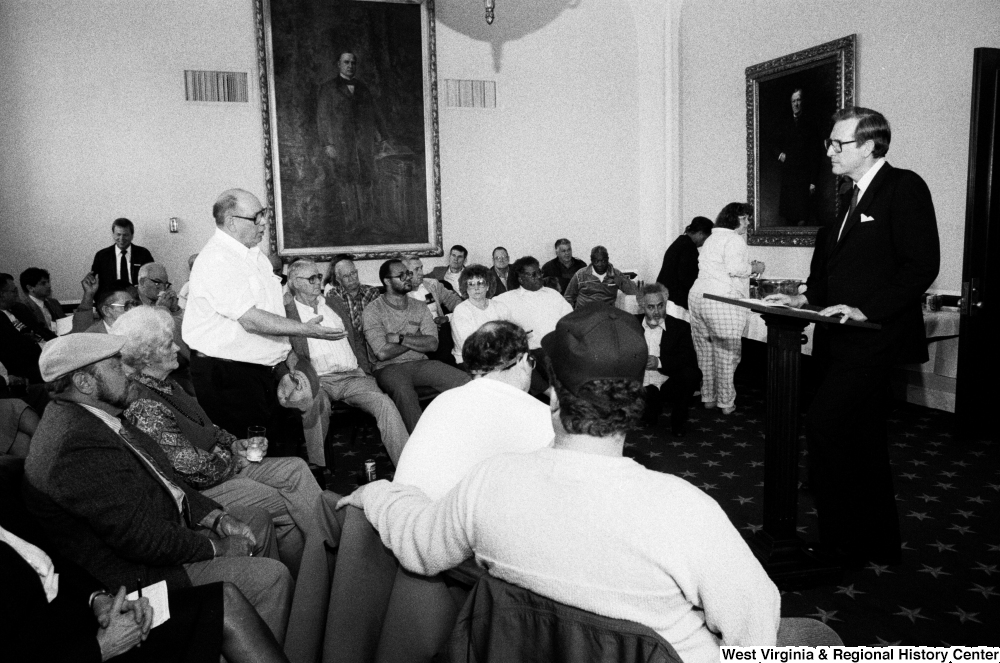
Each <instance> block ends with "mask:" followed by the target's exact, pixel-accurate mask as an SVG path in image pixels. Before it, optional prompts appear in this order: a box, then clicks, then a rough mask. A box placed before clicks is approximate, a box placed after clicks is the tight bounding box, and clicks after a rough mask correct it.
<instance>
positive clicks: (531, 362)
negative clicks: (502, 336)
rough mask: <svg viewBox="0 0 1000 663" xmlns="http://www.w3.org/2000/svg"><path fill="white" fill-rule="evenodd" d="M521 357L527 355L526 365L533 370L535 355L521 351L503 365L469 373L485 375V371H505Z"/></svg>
mask: <svg viewBox="0 0 1000 663" xmlns="http://www.w3.org/2000/svg"><path fill="white" fill-rule="evenodd" d="M521 357H527V358H528V367H529V368H530V369H532V370H534V368H535V355H533V354H531V353H530V352H522V353H521V354H519V355H517V356H516V357H514V358H513V359H511V360H510V361H508V362H507V363H506V364H504V365H503V366H497V367H496V368H486V369H483V370H479V371H471V373H472V374H473V375H486V374H487V373H493V372H494V371H506V370H507V369H508V368H510V367H511V366H514V365H515V364H517V362H519V361H521Z"/></svg>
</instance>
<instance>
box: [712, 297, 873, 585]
mask: <svg viewBox="0 0 1000 663" xmlns="http://www.w3.org/2000/svg"><path fill="white" fill-rule="evenodd" d="M705 298H706V299H713V300H715V301H718V302H724V303H726V304H732V305H733V306H742V307H743V308H748V309H750V310H751V311H755V312H757V313H760V314H761V317H762V318H763V319H764V324H765V325H767V400H766V408H767V412H766V415H765V417H764V526H763V528H762V529H760V530H758V531H757V532H755V533H753V534H750V535H746V538H747V543H748V544H749V545H750V549H751V550H753V553H754V554H755V555H756V556H757V559H759V560H760V563H761V564H762V565H763V567H764V569H765V570H766V571H767V574H768V575H769V576H770V577H771V579H772V580H773V581H774V583H775V584H776V585H778V587H780V588H781V589H788V590H794V589H800V588H804V587H811V586H815V585H822V584H828V583H830V582H833V581H835V580H836V579H837V578H838V577H839V576H840V571H841V569H840V567H839V566H838V565H837V564H835V563H833V562H832V561H830V560H828V559H826V558H825V557H824V556H822V555H819V554H817V553H815V552H813V551H810V550H808V549H807V548H806V544H805V542H804V541H802V539H800V538H799V536H798V533H797V532H796V530H795V525H796V522H797V516H798V475H799V462H798V455H799V365H800V359H801V348H802V344H803V343H804V342H805V336H804V335H803V333H802V332H803V330H804V329H805V328H806V326H807V325H808V324H809V323H810V322H815V323H817V324H841V322H840V318H839V317H829V316H821V315H819V313H817V311H818V310H819V309H817V308H813V309H804V308H803V309H795V308H788V307H783V306H769V305H767V304H765V303H764V302H761V301H756V300H744V299H732V298H729V297H719V296H717V295H709V294H706V295H705ZM844 324H847V325H851V326H854V327H864V328H867V329H880V328H881V327H880V326H879V325H876V324H872V323H870V322H857V321H854V320H848V321H847V322H846V323H844Z"/></svg>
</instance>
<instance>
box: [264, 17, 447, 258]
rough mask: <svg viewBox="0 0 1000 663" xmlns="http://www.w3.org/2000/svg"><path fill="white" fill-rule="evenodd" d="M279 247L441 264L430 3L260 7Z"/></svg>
mask: <svg viewBox="0 0 1000 663" xmlns="http://www.w3.org/2000/svg"><path fill="white" fill-rule="evenodd" d="M254 3H255V10H256V11H255V14H256V17H257V53H258V60H259V67H258V70H259V72H260V77H261V81H260V83H261V84H260V89H261V96H262V99H261V102H262V103H261V109H262V121H263V128H264V148H265V149H264V167H265V178H266V184H267V196H268V203H269V204H270V205H271V206H272V207H273V208H274V211H275V222H274V225H273V229H272V236H271V242H272V248H274V249H276V250H277V252H278V255H279V256H281V257H282V258H283V259H291V258H294V257H297V256H308V257H312V258H315V259H320V260H322V259H325V258H327V257H329V256H330V255H332V254H335V253H352V254H354V255H355V256H356V257H358V258H380V257H388V256H391V255H395V254H399V253H414V254H417V255H441V202H440V198H441V185H440V168H439V163H440V159H439V156H438V128H437V80H436V66H435V54H434V4H433V0H398V1H392V0H254Z"/></svg>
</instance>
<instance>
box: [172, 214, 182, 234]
mask: <svg viewBox="0 0 1000 663" xmlns="http://www.w3.org/2000/svg"><path fill="white" fill-rule="evenodd" d="M179 221H180V220H179V219H178V218H177V217H176V216H172V217H170V232H172V233H175V232H179V231H178V228H177V225H178V222H179Z"/></svg>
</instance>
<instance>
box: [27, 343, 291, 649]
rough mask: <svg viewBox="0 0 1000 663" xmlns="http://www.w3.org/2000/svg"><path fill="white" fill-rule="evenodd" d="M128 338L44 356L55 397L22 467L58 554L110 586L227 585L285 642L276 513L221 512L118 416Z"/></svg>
mask: <svg viewBox="0 0 1000 663" xmlns="http://www.w3.org/2000/svg"><path fill="white" fill-rule="evenodd" d="M124 344H125V339H123V338H121V337H119V336H114V335H111V334H87V333H81V334H71V335H68V336H63V337H60V338H58V339H55V340H53V341H50V342H49V343H48V344H46V346H45V349H44V351H43V352H42V356H41V358H40V359H39V367H40V369H41V373H42V377H43V378H44V379H45V381H46V382H49V383H50V384H51V389H52V391H53V393H54V394H55V397H54V398H55V400H53V402H52V403H50V404H49V406H48V407H47V408H46V409H45V414H44V415H43V417H42V420H41V422H40V423H39V425H38V429H37V430H36V431H35V435H34V437H33V438H32V442H31V449H30V451H29V452H28V457H27V459H26V460H25V467H24V470H25V488H24V494H25V503H26V505H27V507H28V510H29V511H30V512H31V513H32V515H34V516H35V518H36V519H37V520H38V522H39V523H40V524H41V526H42V528H43V529H44V530H45V532H46V534H47V535H48V536H49V538H50V540H51V541H52V543H53V544H54V546H55V547H56V548H57V549H58V550H59V552H60V553H62V554H63V555H65V556H66V557H68V558H69V559H71V560H72V561H74V562H76V563H77V564H80V565H81V566H83V567H84V568H86V569H87V570H88V571H89V572H90V573H92V574H93V575H94V576H95V577H96V578H97V579H98V580H100V581H101V582H102V583H104V584H105V585H106V586H108V587H118V586H121V585H124V586H125V587H127V588H128V589H129V590H135V589H137V588H138V586H146V585H149V584H152V583H155V582H158V581H160V580H166V582H167V586H168V587H170V588H181V587H188V586H191V585H202V584H208V583H212V582H218V581H227V582H231V583H233V584H234V585H236V586H237V587H238V588H239V589H240V590H241V591H242V592H243V594H244V595H245V596H246V597H247V599H248V600H249V601H250V602H251V603H252V604H253V605H254V607H255V608H257V611H258V612H259V613H260V616H261V617H262V618H263V619H264V621H265V622H266V623H267V625H268V627H270V629H271V631H272V632H273V633H274V636H275V638H277V639H278V641H279V642H281V641H283V640H284V636H285V627H286V625H287V620H288V610H289V601H290V599H291V591H292V578H291V575H290V574H289V573H288V569H286V568H285V567H284V565H283V564H282V563H281V562H279V561H278V560H277V545H276V543H275V540H274V536H273V534H274V531H273V529H272V527H271V522H270V521H271V519H270V516H268V514H267V513H266V512H265V511H263V510H261V509H256V508H252V507H233V508H232V509H230V510H229V511H228V512H227V511H224V510H223V509H222V508H221V507H220V506H219V505H218V504H217V503H215V502H214V501H212V500H210V499H208V498H207V497H205V496H204V495H202V494H201V493H199V492H198V491H196V490H194V489H193V488H190V487H189V486H188V485H187V484H186V483H184V481H182V480H180V479H178V478H177V477H176V476H175V475H174V472H173V469H172V468H171V466H170V462H169V461H168V460H167V458H166V456H165V455H164V453H163V451H162V450H161V449H160V447H159V446H158V445H157V444H156V443H155V442H153V441H152V440H151V439H150V438H149V437H147V436H146V435H145V434H144V433H142V432H141V431H140V430H138V429H137V428H135V427H133V426H132V425H131V424H129V423H127V422H123V421H122V420H121V419H119V416H120V415H121V413H122V411H123V409H124V408H125V407H126V406H127V405H128V404H129V402H130V401H131V399H132V397H133V396H134V391H135V388H134V386H132V385H131V383H129V382H128V380H127V379H126V377H125V374H124V372H123V371H122V366H121V359H120V356H119V353H120V352H121V348H122V346H123V345H124Z"/></svg>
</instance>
